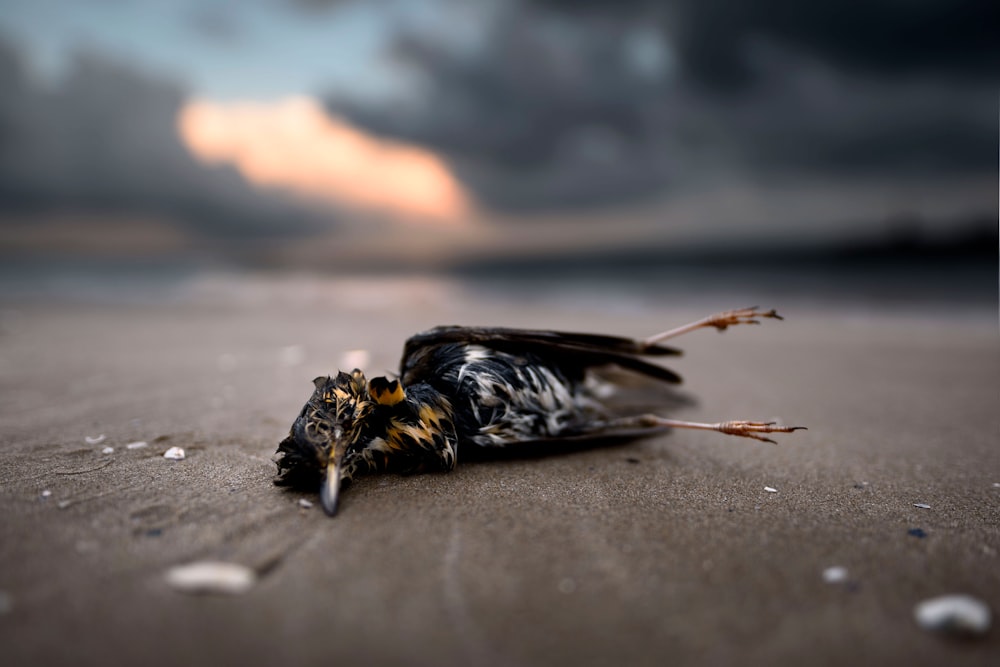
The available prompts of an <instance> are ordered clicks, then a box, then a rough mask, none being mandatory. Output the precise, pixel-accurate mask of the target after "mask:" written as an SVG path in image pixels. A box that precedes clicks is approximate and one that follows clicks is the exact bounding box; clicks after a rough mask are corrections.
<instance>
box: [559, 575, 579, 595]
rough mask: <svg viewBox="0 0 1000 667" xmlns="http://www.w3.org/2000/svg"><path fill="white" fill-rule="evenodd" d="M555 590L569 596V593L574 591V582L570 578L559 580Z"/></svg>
mask: <svg viewBox="0 0 1000 667" xmlns="http://www.w3.org/2000/svg"><path fill="white" fill-rule="evenodd" d="M557 588H558V589H559V592H560V593H563V594H565V595H569V594H570V593H573V592H574V591H576V582H575V581H574V580H573V578H572V577H563V578H562V579H560V580H559V585H558V586H557Z"/></svg>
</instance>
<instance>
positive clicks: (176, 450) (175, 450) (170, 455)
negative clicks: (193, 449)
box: [163, 447, 184, 461]
mask: <svg viewBox="0 0 1000 667" xmlns="http://www.w3.org/2000/svg"><path fill="white" fill-rule="evenodd" d="M163 458H165V459H170V460H171V461H183V460H184V450H183V449H182V448H180V447H171V448H170V449H168V450H167V451H165V452H163Z"/></svg>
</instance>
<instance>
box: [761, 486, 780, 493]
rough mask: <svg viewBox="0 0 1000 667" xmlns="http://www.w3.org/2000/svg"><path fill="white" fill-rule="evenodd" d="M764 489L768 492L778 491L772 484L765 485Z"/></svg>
mask: <svg viewBox="0 0 1000 667" xmlns="http://www.w3.org/2000/svg"><path fill="white" fill-rule="evenodd" d="M764 490H765V491H767V492H768V493H777V492H778V490H777V489H776V488H774V487H773V486H765V487H764Z"/></svg>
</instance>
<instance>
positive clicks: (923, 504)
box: [913, 503, 931, 510]
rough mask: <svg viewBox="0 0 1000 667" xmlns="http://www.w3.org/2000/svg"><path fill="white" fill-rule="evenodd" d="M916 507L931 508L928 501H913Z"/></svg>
mask: <svg viewBox="0 0 1000 667" xmlns="http://www.w3.org/2000/svg"><path fill="white" fill-rule="evenodd" d="M913 506H914V507H919V508H920V509H922V510H929V509H930V508H931V506H930V505H928V504H927V503H913Z"/></svg>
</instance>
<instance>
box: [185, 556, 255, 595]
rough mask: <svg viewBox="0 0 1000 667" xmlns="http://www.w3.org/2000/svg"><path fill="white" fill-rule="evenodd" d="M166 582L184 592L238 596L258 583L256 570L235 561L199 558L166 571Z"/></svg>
mask: <svg viewBox="0 0 1000 667" xmlns="http://www.w3.org/2000/svg"><path fill="white" fill-rule="evenodd" d="M165 578H166V580H167V584H169V585H170V586H171V587H172V588H173V589H175V590H178V591H181V592H183V593H220V594H224V595H239V594H241V593H246V592H247V591H249V590H250V589H251V588H253V586H254V584H255V583H257V573H256V572H254V571H253V570H251V569H250V568H248V567H246V566H244V565H239V564H237V563H224V562H219V561H200V562H197V563H188V564H187V565H178V566H175V567H172V568H170V569H169V570H167V573H166V575H165Z"/></svg>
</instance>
